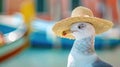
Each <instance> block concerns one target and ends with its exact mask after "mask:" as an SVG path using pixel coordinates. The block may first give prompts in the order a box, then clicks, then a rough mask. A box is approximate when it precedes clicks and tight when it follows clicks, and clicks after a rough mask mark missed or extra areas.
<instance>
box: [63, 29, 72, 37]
mask: <svg viewBox="0 0 120 67" xmlns="http://www.w3.org/2000/svg"><path fill="white" fill-rule="evenodd" d="M69 33H71V32H70V30H66V31H63V32H62V35H63V36H66V35H67V34H69Z"/></svg>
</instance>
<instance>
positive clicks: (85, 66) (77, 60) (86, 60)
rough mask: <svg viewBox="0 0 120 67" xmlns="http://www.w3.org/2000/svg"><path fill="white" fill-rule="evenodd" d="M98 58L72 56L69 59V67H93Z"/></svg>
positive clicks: (92, 56) (93, 56)
mask: <svg viewBox="0 0 120 67" xmlns="http://www.w3.org/2000/svg"><path fill="white" fill-rule="evenodd" d="M95 59H96V56H95V55H90V56H85V55H79V54H76V55H72V54H70V55H69V57H68V67H92V63H94V62H95Z"/></svg>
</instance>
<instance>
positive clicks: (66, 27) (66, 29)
mask: <svg viewBox="0 0 120 67" xmlns="http://www.w3.org/2000/svg"><path fill="white" fill-rule="evenodd" d="M76 22H88V23H90V24H92V25H93V26H94V28H95V32H96V34H100V33H103V32H105V31H107V30H109V29H110V28H112V26H113V23H112V22H111V21H108V20H105V19H100V18H97V17H94V15H93V13H92V11H91V10H90V9H88V8H86V7H82V6H79V7H77V8H75V9H74V10H73V11H72V14H71V17H69V18H66V19H63V20H61V21H58V22H57V23H56V24H55V25H54V26H53V32H54V33H55V34H56V35H57V36H60V37H63V38H70V39H75V38H74V36H73V35H72V34H71V32H70V27H71V25H72V24H74V23H76Z"/></svg>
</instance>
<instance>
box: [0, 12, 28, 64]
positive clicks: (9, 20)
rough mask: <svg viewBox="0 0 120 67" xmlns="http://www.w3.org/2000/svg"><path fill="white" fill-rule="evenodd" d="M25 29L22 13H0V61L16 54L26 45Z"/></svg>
mask: <svg viewBox="0 0 120 67" xmlns="http://www.w3.org/2000/svg"><path fill="white" fill-rule="evenodd" d="M26 31H27V28H26V25H25V24H24V21H23V18H22V15H21V14H19V13H16V14H14V15H12V16H8V15H0V33H1V37H2V39H1V40H4V43H2V44H0V62H3V61H4V60H6V59H8V58H10V57H12V56H14V55H16V54H18V53H19V52H21V51H22V50H23V49H24V48H26V47H27V46H28V44H27V41H28V40H27V39H26V37H25V36H24V35H25V33H26Z"/></svg>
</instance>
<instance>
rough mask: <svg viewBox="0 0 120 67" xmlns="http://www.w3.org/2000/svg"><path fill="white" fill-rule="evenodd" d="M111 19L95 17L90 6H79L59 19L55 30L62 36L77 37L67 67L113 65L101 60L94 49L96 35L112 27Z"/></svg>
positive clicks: (54, 27)
mask: <svg viewBox="0 0 120 67" xmlns="http://www.w3.org/2000/svg"><path fill="white" fill-rule="evenodd" d="M112 26H113V23H112V22H111V21H109V20H105V19H101V18H98V17H94V15H93V13H92V11H91V10H90V9H89V8H86V7H83V6H78V7H76V8H75V9H74V10H73V11H72V13H71V16H70V17H68V18H65V19H63V20H61V21H58V22H57V23H55V25H54V26H53V28H52V30H53V32H54V33H55V34H56V35H57V36H59V37H62V38H68V39H75V42H74V44H73V46H72V49H71V51H70V53H69V56H68V64H67V67H112V65H111V64H108V63H107V62H105V61H103V60H101V59H100V58H99V57H98V56H97V54H96V53H95V49H94V40H95V35H97V34H101V33H103V32H106V31H108V30H109V29H110V28H112Z"/></svg>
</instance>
